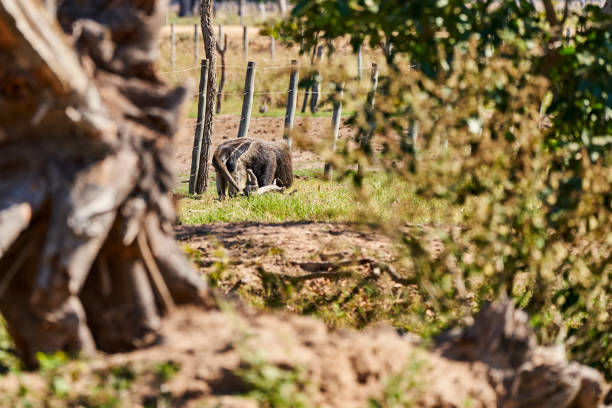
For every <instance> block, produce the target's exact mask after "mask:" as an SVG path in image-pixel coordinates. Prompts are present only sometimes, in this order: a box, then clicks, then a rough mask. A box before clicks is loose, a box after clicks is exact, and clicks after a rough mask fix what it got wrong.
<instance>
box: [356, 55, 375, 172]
mask: <svg viewBox="0 0 612 408" xmlns="http://www.w3.org/2000/svg"><path fill="white" fill-rule="evenodd" d="M370 81H371V83H372V90H371V91H370V92H369V93H368V99H367V104H368V105H369V107H370V112H368V129H367V131H365V132H364V133H363V134H362V135H361V149H362V150H363V151H364V152H368V150H369V148H370V139H371V138H372V135H373V134H374V130H375V129H376V116H375V115H374V100H375V97H376V89H377V88H378V64H376V63H374V62H373V63H372V70H371V73H370ZM357 173H358V174H359V175H360V176H363V173H364V169H363V168H362V167H361V166H360V165H358V166H357Z"/></svg>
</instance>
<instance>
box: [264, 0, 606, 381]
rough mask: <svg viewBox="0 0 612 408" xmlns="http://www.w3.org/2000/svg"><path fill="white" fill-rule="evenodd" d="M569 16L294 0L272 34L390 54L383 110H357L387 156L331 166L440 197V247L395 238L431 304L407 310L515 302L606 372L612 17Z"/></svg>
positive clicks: (456, 310) (447, 4) (476, 6)
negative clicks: (388, 178) (360, 168)
mask: <svg viewBox="0 0 612 408" xmlns="http://www.w3.org/2000/svg"><path fill="white" fill-rule="evenodd" d="M559 17H560V16H555V18H554V19H553V18H551V15H544V14H541V13H538V12H537V11H536V10H535V9H534V8H533V6H532V5H531V4H530V3H529V2H527V1H521V2H516V1H514V0H511V1H501V2H499V1H496V2H493V1H486V0H485V1H478V2H464V1H459V0H424V1H420V2H406V1H403V0H379V1H373V0H339V1H335V0H334V1H332V0H298V1H295V8H294V10H293V14H292V16H291V18H290V19H289V20H287V21H284V22H281V23H279V24H277V25H276V26H275V27H271V28H270V29H271V31H273V32H274V33H275V34H276V35H277V36H279V37H281V38H283V39H284V40H285V41H288V42H292V41H293V42H298V41H302V42H303V44H305V47H304V48H305V49H308V48H309V47H314V46H316V45H317V41H324V42H327V44H328V45H330V47H329V48H330V50H332V51H333V46H332V45H333V40H334V39H336V38H338V37H344V36H349V37H350V39H351V43H352V44H353V46H354V47H355V48H357V47H358V46H360V45H361V44H369V45H370V46H376V47H377V46H384V47H385V48H386V49H387V50H390V52H389V53H388V57H387V60H388V65H389V67H388V68H389V70H388V72H389V75H388V76H387V77H385V78H383V79H382V81H381V85H382V86H381V91H380V93H382V95H381V96H379V97H378V98H377V100H376V106H375V108H374V109H370V108H369V107H368V106H364V107H363V109H362V110H361V111H359V112H357V113H356V114H355V117H354V118H353V120H354V122H355V123H356V124H358V125H359V126H360V127H361V128H362V129H363V132H362V133H365V132H367V131H368V129H371V127H372V126H375V129H376V132H377V135H378V137H380V138H383V140H384V146H385V149H384V151H383V152H382V154H380V155H374V154H373V153H372V152H371V151H370V150H369V149H368V148H367V147H366V148H365V149H364V150H362V151H358V152H354V151H353V152H351V151H348V150H344V151H341V152H340V153H339V154H338V157H337V158H336V161H335V163H336V165H338V166H342V165H347V164H350V163H354V162H355V161H356V160H358V161H360V164H362V165H366V164H367V165H370V166H372V165H375V166H378V167H381V168H383V169H385V171H387V172H388V173H389V174H390V175H392V176H393V177H397V178H398V179H401V180H402V181H403V182H404V183H406V185H407V186H408V187H409V188H410V189H411V190H412V191H413V192H414V194H415V195H416V196H418V197H419V198H425V199H436V200H442V201H443V202H444V205H443V207H444V208H445V209H446V210H445V211H446V215H445V219H446V220H447V224H448V225H447V226H446V227H447V228H440V229H439V230H440V231H441V232H440V238H441V239H442V241H443V244H444V249H443V251H442V254H440V255H439V256H434V257H432V256H431V254H429V253H428V251H426V250H425V247H426V245H425V243H424V242H423V240H421V239H420V238H419V237H418V236H415V235H414V234H402V233H401V232H395V234H396V235H397V238H398V242H400V243H401V249H402V253H403V259H402V263H403V264H405V265H409V267H408V268H406V271H405V273H407V274H410V275H412V278H414V279H415V280H416V282H418V290H419V292H421V295H422V296H423V298H424V299H425V300H426V301H425V302H423V306H422V307H421V308H416V309H411V310H410V311H407V313H417V314H419V313H421V314H422V316H423V318H424V317H425V313H426V312H428V313H430V312H431V310H433V311H434V312H435V314H436V317H437V319H438V322H437V323H438V324H439V322H440V321H442V322H449V321H451V320H454V319H457V318H461V317H463V316H466V315H469V314H471V313H472V312H473V311H474V310H475V309H477V308H478V307H479V306H480V305H481V304H482V303H483V302H485V301H488V300H493V299H497V298H504V297H506V298H507V297H511V298H514V299H515V300H516V302H517V303H518V304H519V305H520V306H521V307H523V308H524V309H526V310H527V311H528V312H529V313H530V316H531V317H532V323H533V326H534V327H535V328H536V331H537V333H538V335H539V336H540V339H541V340H542V341H543V342H545V343H549V344H550V343H561V342H563V343H565V344H566V345H567V346H568V350H570V351H571V353H572V354H573V357H574V358H577V359H579V360H581V361H583V362H586V363H588V364H591V365H593V366H596V367H598V368H600V369H601V370H602V371H603V372H605V373H607V374H608V375H610V373H612V296H611V292H612V290H611V289H612V262H611V261H612V188H611V185H612V166H611V165H612V155H611V154H610V141H611V139H610V137H611V136H612V100H611V99H610V95H612V75H611V74H612V39H611V38H610V37H611V35H612V34H611V33H612V29H611V27H612V25H611V24H612V19H610V17H609V16H605V15H603V14H602V12H601V11H600V10H599V9H598V8H597V7H592V6H589V7H587V8H586V9H584V10H581V11H579V12H575V14H572V12H568V13H566V16H565V17H563V18H559ZM570 22H571V25H572V33H573V34H572V35H571V36H570V37H569V38H565V37H564V36H565V26H568V25H570ZM564 25H565V26H564ZM407 61H410V62H411V64H415V65H416V67H417V69H410V68H409V67H410V64H407V63H406V62H407ZM415 124H418V139H417V140H416V143H415V141H414V140H413V139H412V138H411V137H410V132H411V129H412V131H413V134H414V130H415V129H416V127H415ZM347 174H348V173H347ZM357 181H359V178H357ZM381 222H385V221H381ZM389 222H390V223H391V224H392V225H397V223H399V222H401V219H397V220H391V221H389ZM394 223H395V224H394ZM388 230H391V231H401V228H389V229H388Z"/></svg>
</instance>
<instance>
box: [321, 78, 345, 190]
mask: <svg viewBox="0 0 612 408" xmlns="http://www.w3.org/2000/svg"><path fill="white" fill-rule="evenodd" d="M343 97H344V82H343V83H341V84H336V95H335V99H334V113H333V114H332V132H333V139H332V152H335V151H336V144H337V143H338V134H339V133H340V119H341V118H342V98H343ZM323 177H324V178H327V180H328V181H329V182H331V181H332V180H333V178H334V170H333V169H332V166H331V163H329V162H327V163H325V168H324V169H323Z"/></svg>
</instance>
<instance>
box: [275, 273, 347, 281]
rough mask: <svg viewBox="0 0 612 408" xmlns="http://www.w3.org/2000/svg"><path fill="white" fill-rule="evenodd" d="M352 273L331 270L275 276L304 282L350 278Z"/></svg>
mask: <svg viewBox="0 0 612 408" xmlns="http://www.w3.org/2000/svg"><path fill="white" fill-rule="evenodd" d="M353 275H354V273H353V272H350V271H332V272H313V273H309V274H307V275H300V276H291V275H284V274H283V275H281V274H278V275H277V276H278V277H279V278H281V279H286V280H288V281H291V282H304V281H307V280H311V279H343V278H350V277H351V276H353Z"/></svg>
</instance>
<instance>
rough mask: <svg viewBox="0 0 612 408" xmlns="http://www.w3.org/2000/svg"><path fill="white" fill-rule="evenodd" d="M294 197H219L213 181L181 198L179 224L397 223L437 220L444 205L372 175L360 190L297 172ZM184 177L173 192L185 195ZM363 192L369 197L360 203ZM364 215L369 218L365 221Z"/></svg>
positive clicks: (343, 182) (315, 174) (345, 182)
mask: <svg viewBox="0 0 612 408" xmlns="http://www.w3.org/2000/svg"><path fill="white" fill-rule="evenodd" d="M296 173H297V176H298V177H299V178H296V180H295V182H294V184H293V186H292V187H291V188H290V189H289V191H291V190H296V192H295V193H294V194H292V195H288V194H284V195H283V194H265V195H262V196H251V197H235V198H227V199H225V200H223V201H219V200H218V199H217V192H216V191H217V190H216V185H215V182H214V173H213V180H212V181H211V183H210V186H209V189H208V191H207V192H206V193H204V195H203V196H202V197H188V196H185V197H183V198H182V199H181V201H180V205H179V221H180V222H181V223H182V224H207V223H213V222H242V221H254V222H287V221H323V222H360V221H371V220H372V217H373V218H379V219H386V220H389V219H396V218H399V219H401V220H402V221H404V222H428V221H440V219H441V211H440V210H441V209H442V204H441V203H440V202H438V201H426V200H420V199H415V198H414V197H413V195H412V193H411V192H410V191H408V190H407V189H406V188H405V186H404V185H403V184H401V183H398V182H395V181H393V180H390V179H389V178H388V177H387V176H386V175H385V174H384V173H370V174H369V175H368V176H367V177H366V180H365V187H364V191H362V192H359V191H358V190H357V189H355V187H354V186H353V184H352V181H351V180H350V179H345V180H341V181H334V182H332V183H329V182H327V181H325V180H323V179H322V178H321V173H322V171H320V170H302V171H298V172H296ZM187 178H188V177H187V176H182V177H181V178H180V179H181V180H183V182H181V184H180V185H179V187H178V188H177V189H176V191H177V192H179V193H182V194H185V195H186V194H187V186H188V185H187V183H186V182H185V180H186V179H187ZM363 194H365V195H367V196H368V197H369V199H364V198H363ZM365 214H368V215H369V216H368V218H367V219H366V218H365Z"/></svg>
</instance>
